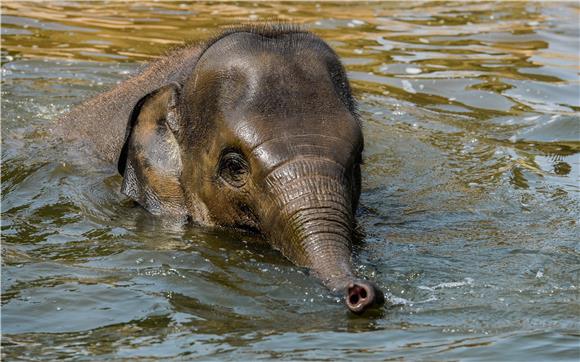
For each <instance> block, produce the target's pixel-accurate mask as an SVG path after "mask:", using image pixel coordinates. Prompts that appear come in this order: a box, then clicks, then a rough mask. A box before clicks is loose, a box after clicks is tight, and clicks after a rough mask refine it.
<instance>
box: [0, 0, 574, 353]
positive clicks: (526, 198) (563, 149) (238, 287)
mask: <svg viewBox="0 0 580 362" xmlns="http://www.w3.org/2000/svg"><path fill="white" fill-rule="evenodd" d="M579 14H580V8H579V7H578V4H577V3H575V2H566V3H557V2H496V3H488V2H384V3H383V2H379V3H368V4H367V3H354V4H350V3H341V4H334V3H326V2H321V3H274V4H269V3H267V2H259V3H251V2H241V3H214V4H211V3H178V2H151V3H143V2H139V3H137V2H135V3H128V4H126V3H124V2H105V3H100V2H43V3H25V2H3V3H2V49H1V61H2V69H1V71H2V358H3V359H6V360H16V359H25V360H28V359H46V360H54V359H57V358H64V359H71V360H78V359H86V360H95V359H102V360H111V359H129V358H151V359H156V358H166V357H167V358H176V359H190V358H199V359H202V360H211V359H215V360H223V359H230V360H255V359H258V358H263V359H269V358H272V359H274V358H281V359H286V360H305V359H312V360H324V359H327V360H353V359H354V360H357V359H363V360H386V359H408V360H417V359H421V360H424V359H428V360H467V359H476V360H526V361H532V360H538V361H545V360H573V361H577V360H578V358H579V357H580V352H579V347H578V346H579V338H578V337H580V332H579V330H580V320H579V317H578V316H579V310H580V303H579V294H578V293H579V292H578V288H579V287H580V286H579V283H578V280H579V275H578V273H579V271H580V269H579V268H578V265H580V248H579V243H578V235H579V230H578V215H579V198H578V195H579V191H580V190H579V181H580V177H579V170H580V157H579V153H578V151H579V150H580V122H579V121H580V117H579V115H578V111H579V110H580V104H579V103H580V90H579V89H580V87H579V86H580V84H579V77H578V72H579V56H578V54H580V40H579V39H580V31H579V26H578V18H579ZM264 20H284V21H291V22H295V23H299V24H304V26H305V27H307V28H308V29H310V30H311V31H313V32H314V33H316V34H318V35H320V36H321V37H322V38H323V39H325V40H326V41H327V42H328V43H329V44H330V45H331V46H332V47H333V48H334V49H335V50H336V51H337V53H338V54H339V55H340V56H341V58H342V60H343V62H344V64H345V66H346V68H347V70H348V74H349V77H350V79H351V82H352V86H353V88H354V91H355V95H356V97H357V99H358V100H359V103H360V110H361V115H362V118H363V127H364V132H365V154H364V161H365V164H364V168H363V194H362V197H361V206H360V208H359V211H358V220H359V222H360V224H361V226H362V227H363V229H364V231H365V233H366V237H365V239H364V241H363V242H362V243H360V244H357V245H355V246H354V260H355V264H356V265H357V269H358V272H359V273H360V274H361V275H363V276H365V277H367V278H369V279H372V280H374V281H376V282H377V284H378V285H379V286H380V287H381V288H382V289H383V290H384V291H385V293H386V297H387V300H388V303H387V305H386V306H385V307H384V308H383V309H382V310H380V311H378V312H376V313H374V314H372V315H369V316H364V317H356V316H353V315H350V314H349V313H348V312H347V311H346V309H345V308H344V306H343V305H342V304H341V303H340V301H338V300H337V299H336V298H335V297H334V296H332V295H331V294H330V293H329V292H328V291H327V290H326V289H324V288H323V287H322V286H321V285H320V284H318V282H317V281H316V280H315V279H314V278H310V277H307V276H306V275H307V273H306V271H305V270H303V269H301V268H297V267H295V266H293V265H292V264H291V263H289V262H288V261H287V260H285V259H284V258H283V257H282V256H281V255H280V254H279V253H277V252H275V251H273V250H271V249H270V248H269V247H267V246H265V245H262V244H260V243H257V242H256V241H254V240H252V239H250V238H242V237H241V236H239V235H233V234H229V233H224V232H219V231H210V230H198V229H196V228H193V227H186V228H183V229H176V228H170V227H167V225H164V223H163V222H162V221H161V220H158V219H156V218H154V217H152V216H150V215H148V214H147V213H146V212H145V211H143V210H142V209H140V208H135V207H131V204H130V203H129V202H128V201H127V200H126V199H125V198H124V197H123V196H122V195H121V194H120V192H119V188H120V183H121V178H120V176H118V175H116V173H115V169H113V168H111V167H108V166H106V165H102V164H98V163H95V162H94V161H93V160H92V159H91V158H90V155H87V154H86V152H85V151H84V150H78V149H76V150H74V149H67V148H66V147H63V145H58V144H56V142H55V141H54V138H53V137H51V136H52V129H53V127H54V125H55V123H54V120H55V119H56V117H57V116H58V115H60V114H62V113H64V112H66V111H67V110H68V109H70V108H71V107H73V106H74V105H75V104H78V103H79V102H81V101H82V100H83V99H86V98H87V97H89V96H91V95H94V94H96V93H98V92H100V91H104V90H106V89H108V88H110V87H112V86H114V85H116V84H117V83H119V82H121V81H122V80H124V79H126V78H127V77H129V76H130V75H131V74H132V73H134V72H136V71H138V70H139V69H140V68H141V67H142V66H143V64H144V63H145V62H146V61H149V60H151V59H154V58H155V57H158V56H162V55H163V54H164V53H165V52H166V51H167V50H169V49H171V48H173V47H176V46H181V45H182V44H184V42H185V41H187V42H196V41H200V40H203V39H206V38H207V37H209V36H211V35H212V34H215V33H216V32H217V31H219V29H221V28H222V27H223V26H227V25H231V24H238V23H240V22H248V21H264Z"/></svg>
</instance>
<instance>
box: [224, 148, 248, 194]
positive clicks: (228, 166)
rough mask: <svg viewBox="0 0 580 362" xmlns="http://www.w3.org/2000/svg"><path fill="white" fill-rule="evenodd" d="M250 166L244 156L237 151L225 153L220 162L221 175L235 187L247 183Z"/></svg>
mask: <svg viewBox="0 0 580 362" xmlns="http://www.w3.org/2000/svg"><path fill="white" fill-rule="evenodd" d="M249 172H250V167H249V165H248V162H247V161H246V160H245V159H244V156H242V155H241V154H239V153H238V152H235V151H230V152H227V153H225V154H224V155H223V156H222V158H221V160H220V164H219V169H218V173H219V177H220V178H221V179H222V180H224V181H225V182H227V183H228V184H230V185H232V186H234V187H242V186H244V185H245V184H246V181H247V178H248V174H249Z"/></svg>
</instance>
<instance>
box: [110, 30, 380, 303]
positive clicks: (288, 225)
mask: <svg viewBox="0 0 580 362" xmlns="http://www.w3.org/2000/svg"><path fill="white" fill-rule="evenodd" d="M362 151H363V134H362V131H361V125H360V122H359V119H358V116H357V112H356V105H355V101H354V100H353V97H352V95H351V91H350V87H349V83H348V80H347V78H346V75H345V71H344V69H343V67H342V65H341V63H340V61H339V59H338V57H337V55H336V54H335V53H334V52H333V51H332V49H331V48H330V47H329V46H328V45H327V44H326V43H324V42H323V41H322V40H321V39H319V38H318V37H316V36H315V35H313V34H311V33H308V32H304V31H299V30H296V29H283V28H268V29H256V28H249V29H241V30H240V29H238V30H231V31H229V32H226V33H224V34H222V35H221V36H219V37H217V38H215V39H214V40H212V41H210V42H209V43H208V44H207V45H206V47H205V48H204V50H203V51H202V52H201V55H200V56H199V59H198V61H197V63H196V64H195V66H194V67H193V69H191V72H190V73H189V75H188V77H187V79H186V80H185V81H184V82H183V84H177V83H175V84H173V83H172V84H168V85H166V86H164V87H162V88H160V89H158V90H156V91H154V92H152V93H150V94H148V95H147V96H145V97H144V98H142V99H141V100H140V101H139V102H138V103H137V105H136V106H135V108H134V110H133V114H132V116H131V119H130V121H129V125H128V132H127V135H126V141H125V145H124V147H123V151H122V152H121V157H120V158H119V171H120V172H121V174H122V175H123V176H124V179H123V184H122V192H123V193H125V194H126V195H128V196H129V197H131V198H133V199H134V200H136V201H137V202H138V203H140V204H141V205H142V206H143V207H145V208H146V209H147V210H149V211H150V212H152V213H154V214H171V215H177V216H181V217H189V218H191V219H192V220H194V221H196V222H198V223H201V224H204V225H212V226H218V227H224V228H235V229H243V230H246V231H252V232H255V233H258V234H260V235H262V236H263V237H264V238H265V239H266V240H268V241H269V242H270V243H271V245H272V246H273V247H275V248H276V249H278V250H280V251H281V252H282V254H284V255H285V256H286V257H287V258H288V259H290V260H291V261H292V262H294V263H295V264H297V265H300V266H304V267H307V268H309V269H310V270H311V271H312V272H313V274H314V275H316V276H317V277H318V278H320V279H321V280H322V282H323V283H324V284H325V285H326V286H327V287H328V288H330V289H331V290H333V291H335V292H337V293H344V294H343V295H344V296H345V300H346V304H347V306H348V308H349V309H350V310H351V311H353V312H355V313H360V312H363V311H364V310H366V309H368V308H369V307H371V306H373V305H379V304H381V303H382V302H383V300H384V296H383V294H382V292H381V291H380V290H379V289H378V288H377V287H376V286H375V285H374V284H373V283H371V282H369V281H365V280H362V279H358V278H357V277H356V276H355V274H354V272H353V270H352V264H351V242H352V238H353V231H354V227H355V220H354V213H355V210H356V208H357V204H358V199H359V195H360V184H361V175H360V164H361V154H362Z"/></svg>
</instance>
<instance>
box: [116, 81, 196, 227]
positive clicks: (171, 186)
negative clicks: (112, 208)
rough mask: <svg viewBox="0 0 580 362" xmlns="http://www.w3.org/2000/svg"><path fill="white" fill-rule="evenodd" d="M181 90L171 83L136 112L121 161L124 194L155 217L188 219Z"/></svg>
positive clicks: (142, 103)
mask: <svg viewBox="0 0 580 362" xmlns="http://www.w3.org/2000/svg"><path fill="white" fill-rule="evenodd" d="M178 97H179V87H178V85H176V84H169V85H167V86H164V87H162V88H159V89H157V90H156V91H154V92H152V93H149V94H148V95H146V96H145V97H143V98H142V99H141V100H139V102H137V104H136V105H135V108H134V109H133V112H132V113H131V117H130V119H129V123H128V125H127V131H126V134H125V143H124V145H123V148H122V150H121V154H120V157H119V162H118V165H117V166H118V169H119V173H120V174H121V175H122V176H123V183H122V186H121V192H122V193H123V194H125V195H127V196H128V197H130V198H131V199H133V200H135V201H136V202H138V203H139V204H140V205H141V206H143V207H144V208H145V209H147V210H148V211H149V212H151V213H152V214H155V215H160V214H171V215H181V216H185V214H186V212H187V209H186V206H185V197H184V193H183V188H182V187H181V183H180V175H181V170H182V163H181V155H180V151H179V144H178V142H177V139H176V137H175V135H176V133H177V131H178V130H177V129H176V128H177V123H178V122H177V109H176V108H177V100H178Z"/></svg>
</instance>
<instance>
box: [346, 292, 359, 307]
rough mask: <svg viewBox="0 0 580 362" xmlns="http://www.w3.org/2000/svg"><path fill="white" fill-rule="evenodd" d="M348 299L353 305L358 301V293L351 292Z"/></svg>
mask: <svg viewBox="0 0 580 362" xmlns="http://www.w3.org/2000/svg"><path fill="white" fill-rule="evenodd" d="M348 300H349V301H350V304H353V305H354V304H356V303H358V295H356V294H351V295H350V297H349V299H348Z"/></svg>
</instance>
